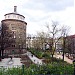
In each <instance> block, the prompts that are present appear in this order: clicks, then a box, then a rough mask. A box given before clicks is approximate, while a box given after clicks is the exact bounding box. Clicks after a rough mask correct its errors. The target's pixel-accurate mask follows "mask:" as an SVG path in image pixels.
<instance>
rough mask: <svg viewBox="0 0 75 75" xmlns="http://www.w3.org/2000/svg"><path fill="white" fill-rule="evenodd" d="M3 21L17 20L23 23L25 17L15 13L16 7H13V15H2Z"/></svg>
mask: <svg viewBox="0 0 75 75" xmlns="http://www.w3.org/2000/svg"><path fill="white" fill-rule="evenodd" d="M4 16H5V19H17V20H21V21H24V19H25V17H24V16H23V15H20V14H18V13H17V6H14V12H13V13H7V14H5V15H4Z"/></svg>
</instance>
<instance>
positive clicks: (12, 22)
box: [1, 6, 27, 54]
mask: <svg viewBox="0 0 75 75" xmlns="http://www.w3.org/2000/svg"><path fill="white" fill-rule="evenodd" d="M4 16H5V19H4V20H2V21H1V24H2V25H3V24H5V25H7V27H8V28H9V29H10V30H11V31H12V34H13V37H11V38H13V39H14V40H15V41H14V42H13V43H12V44H11V45H10V46H9V47H8V48H6V49H5V50H4V52H5V53H8V54H12V53H23V52H24V51H25V48H26V26H27V23H26V22H25V21H24V19H25V17H24V16H23V15H21V14H18V13H17V6H14V12H13V13H7V14H5V15H4Z"/></svg>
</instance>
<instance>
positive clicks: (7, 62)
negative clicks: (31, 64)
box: [0, 58, 22, 67]
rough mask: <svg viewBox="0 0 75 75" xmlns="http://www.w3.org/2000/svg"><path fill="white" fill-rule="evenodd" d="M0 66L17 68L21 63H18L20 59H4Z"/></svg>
mask: <svg viewBox="0 0 75 75" xmlns="http://www.w3.org/2000/svg"><path fill="white" fill-rule="evenodd" d="M0 66H4V67H13V66H14V67H17V66H22V63H21V61H20V58H12V61H11V59H10V58H5V59H2V61H1V62H0Z"/></svg>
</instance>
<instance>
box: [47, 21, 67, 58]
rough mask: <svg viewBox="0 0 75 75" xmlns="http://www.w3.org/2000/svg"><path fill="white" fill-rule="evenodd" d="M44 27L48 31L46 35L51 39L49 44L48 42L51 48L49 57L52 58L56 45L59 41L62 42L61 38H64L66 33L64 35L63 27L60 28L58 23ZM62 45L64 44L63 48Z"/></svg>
mask: <svg viewBox="0 0 75 75" xmlns="http://www.w3.org/2000/svg"><path fill="white" fill-rule="evenodd" d="M46 27H47V29H48V34H49V36H50V39H51V42H50V43H51V46H52V49H51V55H52V57H53V55H54V53H55V50H56V44H57V43H58V42H59V40H60V39H61V40H62V38H63V37H65V35H66V34H67V33H66V29H65V27H64V26H63V27H60V26H59V24H58V22H54V21H52V25H51V26H49V24H47V25H46ZM61 44H62V43H61ZM64 44H65V42H64V43H63V47H64V46H65V45H64ZM64 48H65V47H64Z"/></svg>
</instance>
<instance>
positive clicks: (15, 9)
mask: <svg viewBox="0 0 75 75" xmlns="http://www.w3.org/2000/svg"><path fill="white" fill-rule="evenodd" d="M11 14H15V15H19V16H22V17H23V18H25V17H24V16H23V15H21V14H19V13H17V6H14V12H12V13H7V14H5V15H4V16H6V15H11Z"/></svg>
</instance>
